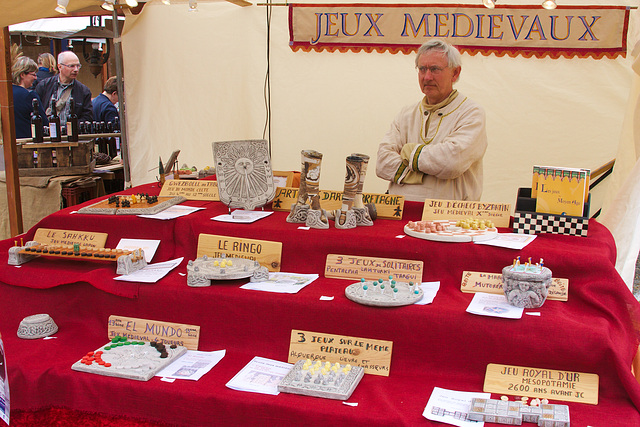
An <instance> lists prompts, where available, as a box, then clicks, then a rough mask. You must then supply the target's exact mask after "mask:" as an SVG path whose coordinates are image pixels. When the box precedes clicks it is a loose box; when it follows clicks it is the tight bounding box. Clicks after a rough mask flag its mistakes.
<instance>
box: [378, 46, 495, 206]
mask: <svg viewBox="0 0 640 427" xmlns="http://www.w3.org/2000/svg"><path fill="white" fill-rule="evenodd" d="M415 64H416V69H417V70H418V82H419V84H420V89H421V91H422V93H423V94H424V97H423V98H422V99H421V100H420V101H419V102H418V103H417V104H416V103H413V104H411V105H409V106H406V107H404V108H403V109H402V110H401V111H400V113H399V114H398V115H397V116H396V118H395V119H394V121H393V123H392V124H391V127H390V129H389V131H388V132H387V133H386V135H385V136H384V138H383V139H382V142H381V143H380V145H379V147H378V158H377V163H376V174H377V175H378V177H380V178H382V179H385V180H387V181H389V189H388V192H389V194H397V195H402V196H404V197H405V200H410V201H418V202H424V200H425V199H427V198H430V199H447V200H480V196H481V195H482V158H483V157H484V153H485V151H486V149H487V134H486V120H485V113H484V110H483V109H482V107H480V106H479V105H478V104H476V103H475V102H474V101H472V100H471V99H469V98H468V97H466V96H465V95H463V94H462V93H459V92H458V91H457V90H456V89H454V88H453V85H454V83H456V82H457V81H458V79H459V78H460V73H461V70H462V65H461V55H460V52H459V51H458V50H457V49H456V48H455V47H453V46H451V45H449V44H448V43H446V42H445V41H443V40H438V39H434V40H430V41H428V42H426V43H424V44H423V45H422V46H420V48H419V49H418V53H417V54H416V59H415Z"/></svg>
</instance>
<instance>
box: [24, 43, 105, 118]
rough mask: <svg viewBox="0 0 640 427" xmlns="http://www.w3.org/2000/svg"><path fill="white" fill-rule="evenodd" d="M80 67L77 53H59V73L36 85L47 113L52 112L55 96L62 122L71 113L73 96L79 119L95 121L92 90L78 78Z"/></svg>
mask: <svg viewBox="0 0 640 427" xmlns="http://www.w3.org/2000/svg"><path fill="white" fill-rule="evenodd" d="M80 68H82V65H80V60H79V59H78V57H77V56H76V54H75V53H73V52H71V51H64V52H61V53H60V54H59V55H58V71H59V72H58V74H56V75H55V76H53V77H49V78H48V79H45V80H43V81H42V82H39V83H38V85H37V86H36V93H37V94H38V95H39V96H40V99H42V102H44V107H45V108H46V112H47V115H48V114H50V113H51V99H52V98H55V100H56V111H57V112H58V115H59V116H60V123H66V122H67V117H69V115H70V114H71V113H70V111H69V108H70V107H69V99H70V98H73V101H74V104H75V113H76V115H77V116H78V120H79V121H81V122H86V121H89V122H92V121H93V107H92V104H91V90H89V88H88V87H86V86H85V85H83V84H82V83H80V82H79V81H78V80H77V78H78V72H79V71H80ZM63 126H64V125H63Z"/></svg>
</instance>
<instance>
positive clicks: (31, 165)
mask: <svg viewBox="0 0 640 427" xmlns="http://www.w3.org/2000/svg"><path fill="white" fill-rule="evenodd" d="M17 148H18V171H19V173H20V176H59V175H84V174H87V173H91V172H92V171H93V167H94V166H95V160H94V159H93V158H92V152H93V150H92V148H93V142H91V141H87V142H43V143H27V144H20V145H18V146H17ZM54 160H55V161H54Z"/></svg>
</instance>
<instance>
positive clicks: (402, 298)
mask: <svg viewBox="0 0 640 427" xmlns="http://www.w3.org/2000/svg"><path fill="white" fill-rule="evenodd" d="M374 282H375V281H371V280H369V281H365V282H363V281H360V282H358V283H353V284H351V285H349V286H347V288H346V289H345V290H344V294H345V296H346V297H347V298H349V299H350V300H351V301H355V302H357V303H359V304H363V305H372V306H376V307H400V306H403V305H411V304H414V303H416V302H418V301H420V300H421V299H422V297H423V296H424V292H423V291H422V289H421V288H420V286H418V285H416V284H411V285H410V284H409V283H406V282H398V283H396V284H395V288H393V287H391V281H390V280H386V281H383V282H377V283H376V284H375V286H374V285H373V283H374ZM365 286H366V287H367V289H366V290H365V289H364V287H365ZM382 286H384V289H383V288H382ZM394 289H397V290H398V291H397V292H395V291H394Z"/></svg>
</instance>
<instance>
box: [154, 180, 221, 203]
mask: <svg viewBox="0 0 640 427" xmlns="http://www.w3.org/2000/svg"><path fill="white" fill-rule="evenodd" d="M160 196H163V197H165V196H166V197H175V196H183V197H185V198H186V199H187V200H204V201H207V202H219V201H220V194H219V193H218V181H212V180H195V179H193V180H192V179H170V180H167V181H165V182H164V184H163V185H162V189H161V190H160Z"/></svg>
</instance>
